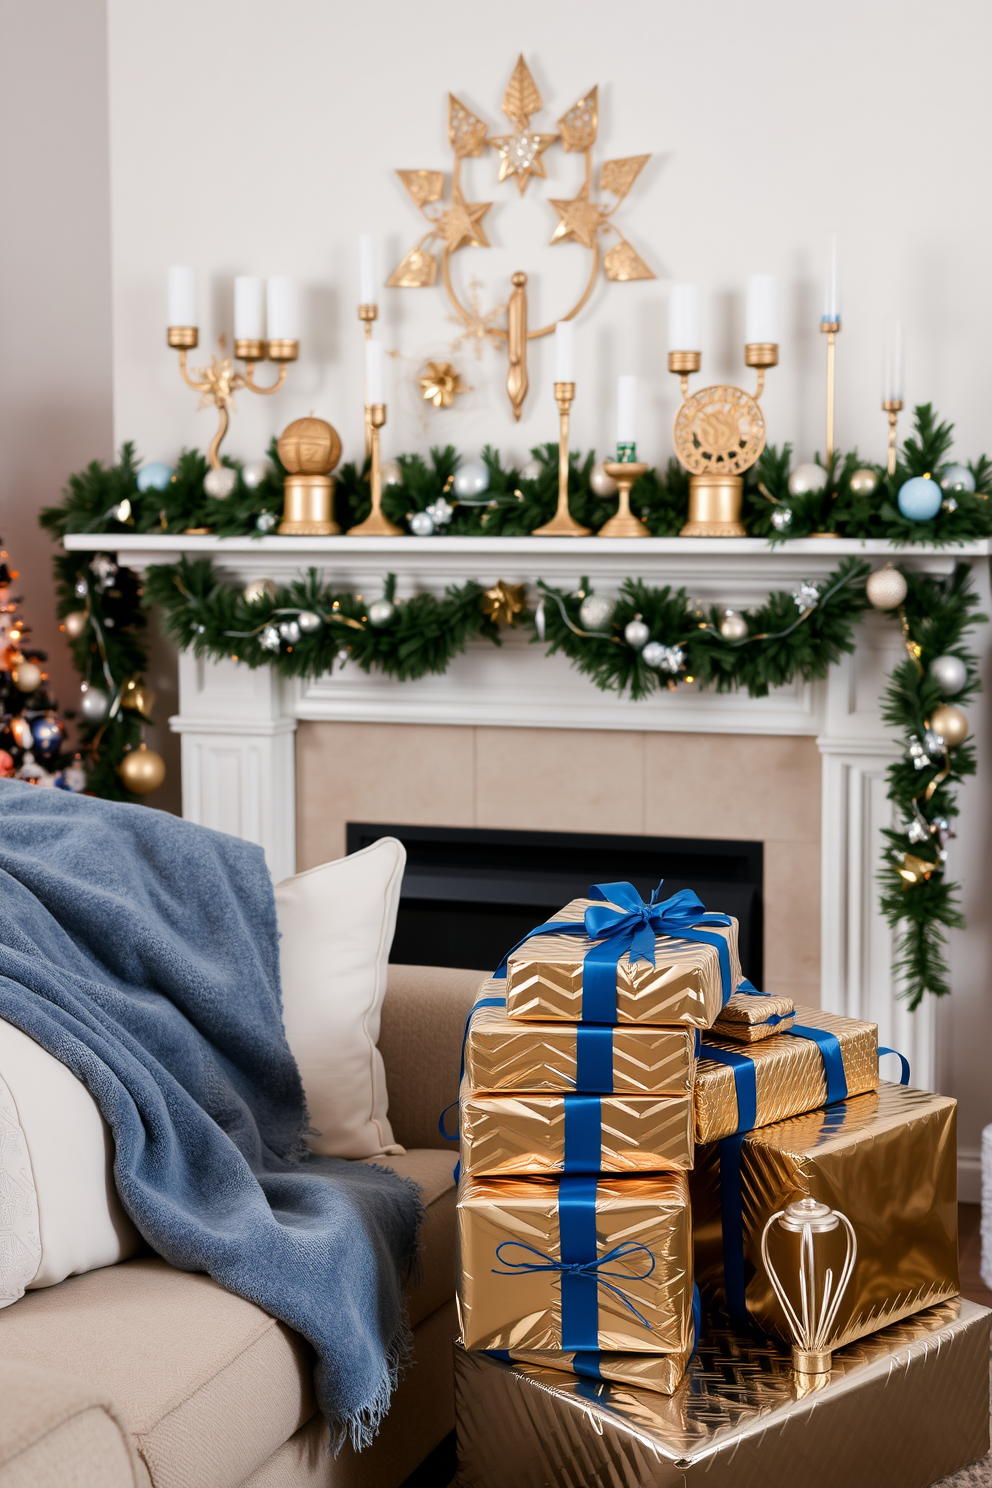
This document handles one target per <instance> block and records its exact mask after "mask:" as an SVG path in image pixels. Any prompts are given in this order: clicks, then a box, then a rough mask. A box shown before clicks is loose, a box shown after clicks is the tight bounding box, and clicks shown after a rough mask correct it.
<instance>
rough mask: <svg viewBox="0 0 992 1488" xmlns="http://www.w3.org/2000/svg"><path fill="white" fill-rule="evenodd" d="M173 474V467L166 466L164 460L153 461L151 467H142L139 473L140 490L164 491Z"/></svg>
mask: <svg viewBox="0 0 992 1488" xmlns="http://www.w3.org/2000/svg"><path fill="white" fill-rule="evenodd" d="M173 474H174V471H173V469H172V466H171V465H166V464H165V463H164V461H162V460H153V461H152V462H151V464H150V465H142V467H141V469H140V470H139V471H138V490H139V491H164V490H165V488H166V486H168V484H169V482H170V481H171V480H172V477H173Z"/></svg>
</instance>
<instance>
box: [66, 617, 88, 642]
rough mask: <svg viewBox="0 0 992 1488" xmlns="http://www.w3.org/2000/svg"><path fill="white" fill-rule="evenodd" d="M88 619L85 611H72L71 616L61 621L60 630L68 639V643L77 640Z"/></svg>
mask: <svg viewBox="0 0 992 1488" xmlns="http://www.w3.org/2000/svg"><path fill="white" fill-rule="evenodd" d="M89 618H90V617H89V615H88V614H87V613H86V611H85V610H73V611H72V612H71V614H68V615H66V617H65V619H64V620H63V621H62V629H63V630H64V631H65V633H66V635H67V636H68V637H69V639H70V641H75V640H78V639H79V637H80V636H81V635H82V633H83V631H84V630H85V629H86V622H87V621H88V620H89Z"/></svg>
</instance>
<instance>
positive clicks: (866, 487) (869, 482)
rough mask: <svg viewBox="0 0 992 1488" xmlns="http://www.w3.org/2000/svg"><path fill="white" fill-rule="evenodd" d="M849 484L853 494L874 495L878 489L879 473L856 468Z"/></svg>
mask: <svg viewBox="0 0 992 1488" xmlns="http://www.w3.org/2000/svg"><path fill="white" fill-rule="evenodd" d="M848 485H849V486H850V488H851V495H852V496H874V494H875V492H876V491H877V490H878V474H877V472H876V471H874V470H855V472H854V474H853V475H852V476H851V479H850V481H849V482H848Z"/></svg>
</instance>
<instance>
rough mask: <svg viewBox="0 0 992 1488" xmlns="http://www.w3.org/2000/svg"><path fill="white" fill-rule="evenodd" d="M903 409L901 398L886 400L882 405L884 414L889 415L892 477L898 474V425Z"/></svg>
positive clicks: (890, 469)
mask: <svg viewBox="0 0 992 1488" xmlns="http://www.w3.org/2000/svg"><path fill="white" fill-rule="evenodd" d="M901 409H902V399H901V398H886V399H884V401H883V403H882V410H883V412H884V413H887V414H888V415H889V457H888V472H889V474H890V475H895V473H896V424H897V423H898V422H899V414H900V411H901Z"/></svg>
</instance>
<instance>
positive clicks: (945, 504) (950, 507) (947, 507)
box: [940, 496, 958, 512]
mask: <svg viewBox="0 0 992 1488" xmlns="http://www.w3.org/2000/svg"><path fill="white" fill-rule="evenodd" d="M940 504H941V506H942V508H943V509H944V511H946V512H956V511H957V509H958V504H957V502H956V501H955V499H954V497H953V496H945V497H944V499H943V501H942V502H941V503H940Z"/></svg>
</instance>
